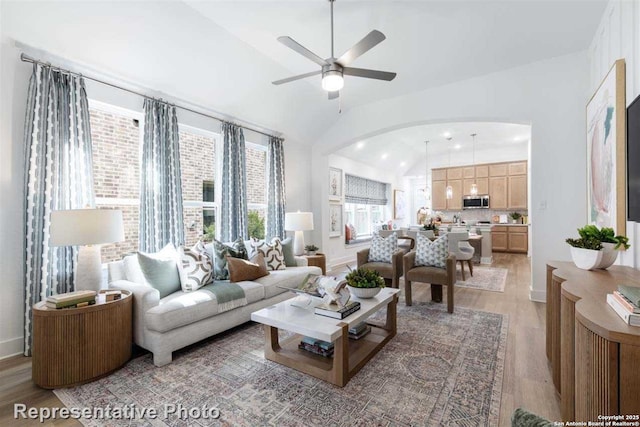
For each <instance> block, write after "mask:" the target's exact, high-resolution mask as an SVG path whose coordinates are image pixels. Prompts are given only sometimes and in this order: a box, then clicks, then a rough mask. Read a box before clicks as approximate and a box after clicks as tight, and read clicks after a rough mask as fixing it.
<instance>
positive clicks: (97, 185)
mask: <svg viewBox="0 0 640 427" xmlns="http://www.w3.org/2000/svg"><path fill="white" fill-rule="evenodd" d="M89 116H90V120H91V142H92V149H93V177H94V191H95V194H96V198H98V203H97V204H96V207H98V208H103V209H119V210H121V211H122V219H123V223H124V224H123V225H124V236H125V240H124V241H122V242H118V243H113V244H109V245H103V246H102V247H101V254H102V262H103V263H106V262H111V261H116V260H120V259H122V258H123V257H124V256H125V255H127V254H131V253H135V252H136V251H137V250H138V218H139V202H138V200H139V194H140V166H139V163H138V162H139V160H138V159H139V153H140V128H139V126H138V122H137V121H135V120H134V119H132V118H130V117H126V116H122V115H118V114H114V113H109V112H105V111H100V110H97V109H94V108H91V109H90V110H89ZM123 199H124V200H123Z"/></svg>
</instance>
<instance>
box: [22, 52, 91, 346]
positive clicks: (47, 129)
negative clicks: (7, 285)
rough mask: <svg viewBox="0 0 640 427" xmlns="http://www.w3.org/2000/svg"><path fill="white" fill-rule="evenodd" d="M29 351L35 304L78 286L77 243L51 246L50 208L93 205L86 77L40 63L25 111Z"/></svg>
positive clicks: (26, 340)
mask: <svg viewBox="0 0 640 427" xmlns="http://www.w3.org/2000/svg"><path fill="white" fill-rule="evenodd" d="M24 146H25V171H26V173H25V195H26V200H25V252H24V257H25V260H24V265H25V276H24V277H25V283H24V286H25V314H24V319H25V321H24V355H25V356H30V355H31V319H32V313H31V307H32V306H33V304H35V303H37V302H39V301H42V300H44V299H45V298H47V297H48V296H50V295H52V294H59V293H64V292H71V291H73V290H74V289H75V284H74V273H75V268H76V263H77V250H76V249H77V248H75V247H51V246H49V238H50V233H49V228H50V216H51V211H54V210H61V209H79V208H85V207H94V194H93V169H92V163H91V160H92V159H91V157H92V152H91V129H90V126H89V108H88V104H87V94H86V92H85V87H84V80H83V79H82V77H79V76H74V75H70V74H68V73H63V72H60V71H56V70H53V69H51V67H47V66H42V65H39V64H35V65H34V67H33V74H32V75H31V81H30V82H29V91H28V93H27V112H26V117H25V132H24Z"/></svg>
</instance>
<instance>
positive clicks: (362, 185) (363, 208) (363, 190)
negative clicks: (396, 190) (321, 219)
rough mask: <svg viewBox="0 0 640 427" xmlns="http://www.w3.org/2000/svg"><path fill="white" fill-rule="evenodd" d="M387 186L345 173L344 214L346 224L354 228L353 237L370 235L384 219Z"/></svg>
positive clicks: (359, 237)
mask: <svg viewBox="0 0 640 427" xmlns="http://www.w3.org/2000/svg"><path fill="white" fill-rule="evenodd" d="M388 188H389V185H388V184H386V183H384V182H379V181H374V180H371V179H367V178H361V177H358V176H353V175H348V174H346V175H345V214H346V219H347V224H350V225H353V227H354V228H355V231H356V236H355V239H357V240H360V239H362V238H368V237H371V235H372V234H373V232H374V230H376V226H379V225H381V223H382V222H383V221H384V219H385V218H384V215H385V213H384V211H385V207H386V205H387V203H388V201H387V200H388V199H387V193H388ZM352 240H353V238H352Z"/></svg>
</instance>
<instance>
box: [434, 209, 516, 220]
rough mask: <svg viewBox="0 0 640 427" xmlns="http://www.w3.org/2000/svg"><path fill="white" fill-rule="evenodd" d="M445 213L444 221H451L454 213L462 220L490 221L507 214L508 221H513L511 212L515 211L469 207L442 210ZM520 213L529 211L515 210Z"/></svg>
mask: <svg viewBox="0 0 640 427" xmlns="http://www.w3.org/2000/svg"><path fill="white" fill-rule="evenodd" d="M441 212H442V213H443V214H444V218H442V220H443V222H451V221H452V220H453V216H454V215H460V217H461V218H462V221H465V220H468V221H490V222H492V218H493V217H494V216H496V215H498V216H500V215H506V216H507V221H508V222H511V218H510V217H509V214H510V213H511V212H514V211H512V210H511V211H503V210H494V209H467V210H459V211H441ZM515 212H518V213H520V214H521V215H523V216H528V211H526V210H522V211H521V210H518V211H515Z"/></svg>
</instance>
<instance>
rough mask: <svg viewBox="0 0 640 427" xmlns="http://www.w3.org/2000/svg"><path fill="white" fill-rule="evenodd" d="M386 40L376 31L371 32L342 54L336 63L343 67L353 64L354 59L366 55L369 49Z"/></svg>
mask: <svg viewBox="0 0 640 427" xmlns="http://www.w3.org/2000/svg"><path fill="white" fill-rule="evenodd" d="M384 39H386V37H385V35H384V34H382V33H381V32H380V31H378V30H373V31H371V32H370V33H369V34H367V35H366V36H364V38H363V39H362V40H360V41H359V42H358V43H356V44H354V45H353V46H352V47H351V49H349V50H348V51H346V52H345V53H343V54H342V56H341V57H340V58H338V61H337V62H339V63H340V65H342V66H345V65H349V64H351V63H352V62H353V60H354V59H356V58H357V57H359V56H361V55H363V54H364V53H366V52H367V51H368V50H369V49H371V48H373V47H374V46H376V45H377V44H378V43H380V42H382V41H383V40H384Z"/></svg>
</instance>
